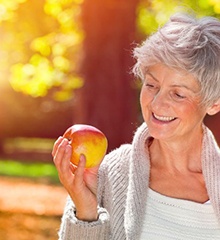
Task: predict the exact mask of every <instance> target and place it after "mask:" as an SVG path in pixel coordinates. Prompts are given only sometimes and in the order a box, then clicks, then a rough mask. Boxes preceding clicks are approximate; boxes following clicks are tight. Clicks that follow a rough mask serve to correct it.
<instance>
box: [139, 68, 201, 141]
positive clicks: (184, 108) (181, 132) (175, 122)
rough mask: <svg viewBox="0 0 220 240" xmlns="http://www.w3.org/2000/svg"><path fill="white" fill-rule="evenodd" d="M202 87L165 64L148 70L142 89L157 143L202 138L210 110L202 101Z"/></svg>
mask: <svg viewBox="0 0 220 240" xmlns="http://www.w3.org/2000/svg"><path fill="white" fill-rule="evenodd" d="M199 90H200V87H199V84H198V82H197V81H196V80H195V78H194V77H193V76H192V75H190V74H184V73H183V72H177V71H176V70H173V69H171V68H169V67H167V66H165V65H163V64H156V65H153V66H151V67H149V68H148V71H147V74H146V76H145V81H144V83H143V86H142V90H141V95H140V102H141V109H142V114H143V117H144V120H145V122H146V123H147V125H148V128H149V131H150V134H151V136H152V137H154V138H155V139H161V140H177V139H188V137H189V136H190V135H191V134H201V131H202V121H203V118H204V117H205V115H206V109H205V108H204V107H202V106H201V105H200V104H199V103H200V98H199V97H198V93H199Z"/></svg>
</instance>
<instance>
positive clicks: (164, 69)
mask: <svg viewBox="0 0 220 240" xmlns="http://www.w3.org/2000/svg"><path fill="white" fill-rule="evenodd" d="M149 77H151V78H152V79H153V80H155V81H157V82H159V83H161V84H162V83H164V84H169V85H177V86H185V87H188V88H190V89H192V90H196V91H198V90H200V84H199V81H198V80H197V79H196V78H195V77H194V76H193V75H192V74H190V73H188V72H186V71H183V70H178V69H173V68H170V67H168V66H166V65H164V64H155V65H152V66H149V67H148V68H147V71H146V78H149Z"/></svg>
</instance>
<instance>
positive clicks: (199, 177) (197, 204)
mask: <svg viewBox="0 0 220 240" xmlns="http://www.w3.org/2000/svg"><path fill="white" fill-rule="evenodd" d="M134 56H135V58H136V59H137V63H136V65H135V67H134V72H135V73H136V74H137V75H138V76H139V77H141V79H142V82H143V85H142V89H141V94H140V103H141V109H142V114H143V118H144V123H143V124H142V125H141V126H140V127H139V128H138V129H137V131H136V133H135V135H134V138H133V142H132V143H131V144H125V145H122V146H121V147H119V148H118V149H116V150H114V151H112V152H111V153H109V154H108V155H107V156H106V157H105V158H104V160H103V162H102V163H101V165H100V167H99V168H98V167H97V168H94V169H90V170H89V169H86V170H85V169H84V166H85V161H86V159H85V157H83V156H81V159H80V163H79V165H78V167H76V166H73V165H71V164H70V162H69V159H70V156H71V147H70V145H69V144H68V141H67V140H66V139H63V138H62V137H60V138H59V139H58V140H57V141H56V142H55V145H54V149H53V153H52V154H53V156H54V163H55V165H56V167H57V169H58V173H59V177H60V180H61V182H62V184H63V185H64V187H65V188H66V190H67V191H68V193H69V198H68V201H67V205H66V207H65V211H64V214H63V218H62V224H61V229H60V232H59V237H60V239H62V240H64V239H65V240H73V239H77V240H80V239H86V240H88V239H91V240H95V239H96V240H101V239H111V240H123V239H129V240H136V239H137V240H138V239H140V240H148V239H149V240H153V239H155V240H158V239H162V240H168V239H169V240H170V239H179V240H192V239H199V240H203V239H204V240H207V239H215V240H216V239H220V150H219V146H218V145H217V143H216V141H215V138H214V136H213V134H212V132H211V131H210V130H209V129H208V128H207V127H206V126H205V125H204V124H203V119H204V117H205V116H206V114H209V115H214V114H216V113H217V112H219V111H220V22H219V21H218V20H217V19H215V18H211V17H204V18H201V19H196V18H194V17H192V16H190V15H187V14H176V15H174V16H172V17H171V18H170V20H169V22H168V23H167V24H165V25H164V26H163V27H162V28H161V29H159V30H158V31H157V32H156V33H155V34H153V35H152V36H150V37H149V38H148V39H147V40H146V41H145V42H144V43H143V44H142V45H141V46H140V47H137V48H136V49H135V50H134Z"/></svg>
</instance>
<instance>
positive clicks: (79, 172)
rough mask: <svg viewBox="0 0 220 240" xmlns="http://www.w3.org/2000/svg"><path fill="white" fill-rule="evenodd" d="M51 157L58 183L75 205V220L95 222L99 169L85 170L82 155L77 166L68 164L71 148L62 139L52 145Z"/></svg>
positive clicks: (84, 161) (84, 160)
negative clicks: (56, 172)
mask: <svg viewBox="0 0 220 240" xmlns="http://www.w3.org/2000/svg"><path fill="white" fill-rule="evenodd" d="M52 155H53V161H54V164H55V166H56V168H57V170H58V175H59V179H60V182H61V183H62V184H63V186H64V187H65V188H66V190H67V191H68V193H69V195H70V197H71V198H72V200H73V202H74V204H75V207H76V216H77V218H78V219H80V220H84V221H94V220H97V218H98V213H97V205H98V204H97V198H96V193H97V175H98V168H99V167H95V168H90V169H85V164H86V159H85V156H84V155H81V157H80V161H79V164H78V166H75V165H73V164H72V163H71V162H70V159H71V155H72V147H71V145H70V144H69V142H68V140H67V139H65V138H63V137H59V138H58V139H57V141H56V142H55V143H54V147H53V151H52Z"/></svg>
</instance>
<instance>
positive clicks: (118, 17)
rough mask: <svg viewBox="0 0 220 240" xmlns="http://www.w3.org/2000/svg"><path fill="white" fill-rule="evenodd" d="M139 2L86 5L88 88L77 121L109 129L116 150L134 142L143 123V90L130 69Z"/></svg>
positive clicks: (98, 0) (88, 1)
mask: <svg viewBox="0 0 220 240" xmlns="http://www.w3.org/2000/svg"><path fill="white" fill-rule="evenodd" d="M138 2H139V1H138V0H132V1H126V0H122V1H116V0H105V1H102V0H85V1H84V3H83V5H82V24H83V29H84V32H85V39H84V43H83V59H82V63H81V72H82V74H83V78H84V80H85V85H84V87H83V88H81V89H79V91H78V98H76V99H77V100H78V106H76V108H75V111H74V114H75V115H74V120H75V121H76V122H85V123H89V124H92V125H94V126H97V127H99V128H100V129H101V130H102V131H104V132H105V134H106V135H107V137H108V139H109V144H110V146H109V148H110V149H112V148H114V147H116V146H119V145H120V144H121V143H124V142H128V141H129V142H130V141H131V138H132V135H133V131H134V129H135V128H136V124H137V116H138V111H137V106H138V101H137V96H136V92H137V91H136V89H135V87H134V86H135V84H134V82H133V76H132V75H131V74H130V70H131V67H132V65H133V64H134V62H133V60H132V53H131V49H132V47H133V46H132V42H134V40H135V38H136V18H137V16H136V9H137V6H138Z"/></svg>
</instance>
